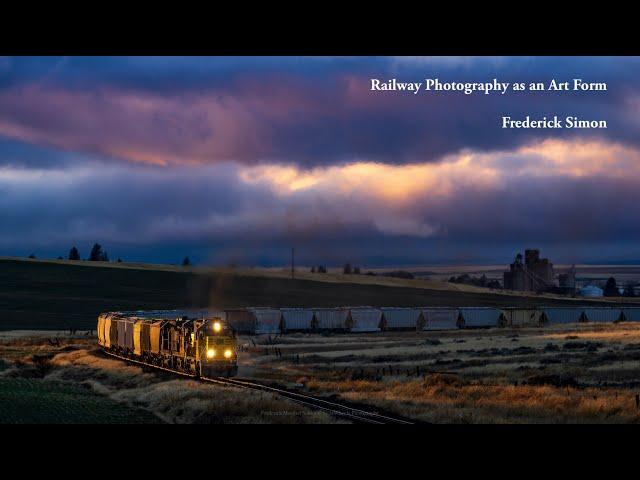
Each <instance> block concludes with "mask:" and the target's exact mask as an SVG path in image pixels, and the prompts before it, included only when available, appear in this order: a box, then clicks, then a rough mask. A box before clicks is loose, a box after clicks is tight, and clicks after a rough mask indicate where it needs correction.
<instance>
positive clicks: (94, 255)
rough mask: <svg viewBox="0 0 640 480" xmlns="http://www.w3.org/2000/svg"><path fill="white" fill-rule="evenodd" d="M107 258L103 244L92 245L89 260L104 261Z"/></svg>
mask: <svg viewBox="0 0 640 480" xmlns="http://www.w3.org/2000/svg"><path fill="white" fill-rule="evenodd" d="M104 258H105V252H103V251H102V245H100V244H99V243H95V244H94V245H93V247H91V253H90V254H89V261H91V262H103V261H104Z"/></svg>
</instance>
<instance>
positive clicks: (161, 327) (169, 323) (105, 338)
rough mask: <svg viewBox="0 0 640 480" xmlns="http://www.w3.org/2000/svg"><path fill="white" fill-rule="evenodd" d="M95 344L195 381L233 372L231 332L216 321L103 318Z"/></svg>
mask: <svg viewBox="0 0 640 480" xmlns="http://www.w3.org/2000/svg"><path fill="white" fill-rule="evenodd" d="M154 317H155V318H154ZM98 344H99V345H100V346H101V347H102V348H103V349H104V350H105V351H106V352H107V353H110V354H113V355H117V356H119V357H123V358H130V359H132V360H136V361H139V362H142V363H146V364H149V365H152V366H157V367H162V368H166V369H169V370H173V371H177V372H183V373H187V374H191V375H195V376H201V377H216V376H233V375H236V374H237V372H238V353H237V340H236V332H235V330H234V329H233V328H231V327H230V326H229V324H228V323H227V322H226V321H224V320H223V319H222V318H220V317H202V318H196V317H189V316H187V315H185V316H182V317H178V318H162V315H156V316H151V317H144V316H136V315H131V314H127V313H117V312H116V313H104V314H101V315H100V316H99V317H98Z"/></svg>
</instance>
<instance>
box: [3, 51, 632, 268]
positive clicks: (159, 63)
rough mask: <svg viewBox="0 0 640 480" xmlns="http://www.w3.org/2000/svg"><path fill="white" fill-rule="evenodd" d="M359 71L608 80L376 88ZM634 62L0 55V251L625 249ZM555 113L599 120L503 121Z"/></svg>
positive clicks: (227, 259)
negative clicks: (493, 89)
mask: <svg viewBox="0 0 640 480" xmlns="http://www.w3.org/2000/svg"><path fill="white" fill-rule="evenodd" d="M372 77H376V78H381V79H387V78H394V77H395V78H398V79H399V80H404V81H421V80H423V79H424V78H425V77H438V78H439V79H440V80H442V81H445V82H446V81H471V82H475V81H490V80H491V79H493V78H498V79H499V80H500V81H508V82H516V81H518V82H531V81H541V82H548V81H549V80H550V79H551V78H556V79H558V80H559V81H571V79H572V78H582V79H583V80H585V81H587V82H591V81H593V82H607V83H608V87H609V89H608V91H607V92H599V93H572V92H569V93H549V92H546V93H537V94H536V93H523V94H515V93H509V94H507V95H504V96H501V95H495V94H494V95H482V94H480V95H469V96H465V95H463V94H461V93H456V94H438V95H418V96H413V95H402V94H375V95H373V94H372V93H371V92H370V91H369V79H370V78H372ZM639 80H640V62H639V61H638V59H635V58H569V59H568V58H483V59H477V58H437V59H413V58H400V59H395V58H314V59H305V58H257V59H253V58H216V59H211V58H209V59H207V58H205V59H202V58H45V59H38V58H18V59H16V58H5V57H2V58H0V205H2V208H0V232H2V233H1V234H0V255H2V254H15V255H26V254H28V253H31V251H36V253H38V255H39V256H42V255H50V256H58V255H59V254H64V253H66V252H67V251H68V248H69V247H70V246H71V245H73V244H78V246H80V247H81V246H83V245H84V247H82V249H85V250H88V248H89V246H90V245H91V244H92V243H93V242H95V241H98V242H100V243H103V244H104V245H105V246H106V247H107V249H108V250H109V252H110V253H111V256H112V257H115V256H123V257H126V258H128V259H140V260H147V261H170V262H175V261H179V260H180V255H187V254H188V255H190V256H192V258H195V259H196V260H197V261H212V262H215V263H231V262H233V263H246V264H255V263H260V264H283V263H286V262H287V261H288V256H289V251H290V250H289V249H290V247H291V246H295V247H296V251H297V255H296V256H297V258H298V259H299V261H300V262H306V263H320V262H324V263H334V264H339V263H341V262H344V261H346V260H350V261H352V262H357V263H360V264H369V265H372V264H392V263H421V262H424V263H431V262H446V261H460V262H469V261H482V260H487V261H495V260H504V259H505V257H506V258H509V257H510V256H511V255H512V254H513V253H515V251H516V250H518V249H522V248H524V247H525V246H540V247H542V248H545V249H549V252H548V253H549V255H552V254H553V253H555V254H558V255H561V259H566V261H583V260H584V259H602V258H606V259H616V258H620V259H629V258H636V259H640V248H638V247H636V245H638V244H640V243H638V242H639V241H640V221H639V220H640V218H639V215H640V214H638V213H637V212H638V211H639V210H638V209H637V205H638V204H639V203H640V194H639V193H637V192H640V189H639V188H638V184H639V183H640V171H639V169H638V165H640V153H639V148H638V147H639V145H638V139H639V138H640V136H639V135H638V133H639V132H638V128H639V127H640V123H639V121H638V118H639V117H638V111H639V109H640V92H639V91H638V85H640V82H639ZM554 114H557V115H559V116H564V115H568V114H570V115H576V116H580V117H584V118H596V119H606V120H607V121H608V123H609V128H608V129H607V130H604V131H595V133H594V131H580V132H575V131H568V130H567V131H549V130H545V131H534V130H528V131H503V130H501V129H500V128H499V119H500V117H501V116H502V115H510V116H512V117H524V116H526V115H532V116H538V115H540V116H542V115H547V116H549V115H554ZM376 162H377V163H376ZM569 245H570V246H571V247H569ZM176 257H178V258H176Z"/></svg>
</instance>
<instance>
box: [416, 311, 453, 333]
mask: <svg viewBox="0 0 640 480" xmlns="http://www.w3.org/2000/svg"><path fill="white" fill-rule="evenodd" d="M459 313H460V311H459V310H458V309H457V308H423V309H422V315H423V317H424V320H425V324H424V327H423V330H452V329H456V328H458V315H459Z"/></svg>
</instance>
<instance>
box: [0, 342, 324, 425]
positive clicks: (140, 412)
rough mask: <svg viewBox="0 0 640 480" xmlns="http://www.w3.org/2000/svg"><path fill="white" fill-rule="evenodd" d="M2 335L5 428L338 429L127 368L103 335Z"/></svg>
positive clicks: (277, 407) (252, 396)
mask: <svg viewBox="0 0 640 480" xmlns="http://www.w3.org/2000/svg"><path fill="white" fill-rule="evenodd" d="M48 340H49V339H48V338H47V337H43V336H42V335H34V336H31V335H30V334H29V333H28V332H24V333H23V334H22V335H21V336H17V335H10V336H6V335H1V336H0V424H3V423H55V424H59V423H180V424H184V423H189V424H192V423H198V424H224V423H234V424H235V423H334V422H335V419H333V418H331V417H329V416H327V415H326V414H324V413H322V412H316V411H312V410H308V409H305V408H303V407H301V406H299V405H297V404H294V403H292V402H289V401H287V400H283V399H281V398H280V397H277V396H275V395H273V394H270V393H266V392H258V391H246V390H241V389H238V388H235V387H222V386H218V385H211V384H203V383H200V382H196V381H194V380H190V379H185V378H182V377H177V376H175V375H172V374H167V373H165V372H162V371H158V370H150V369H146V368H141V367H139V366H133V365H127V364H126V363H125V362H123V361H121V360H117V359H113V358H111V357H108V356H106V355H105V354H103V353H102V352H101V351H99V350H98V348H97V346H96V339H95V337H85V336H78V335H75V336H72V335H68V334H67V335H66V336H59V337H58V340H59V344H56V345H52V344H51V343H50V342H49V341H48Z"/></svg>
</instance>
